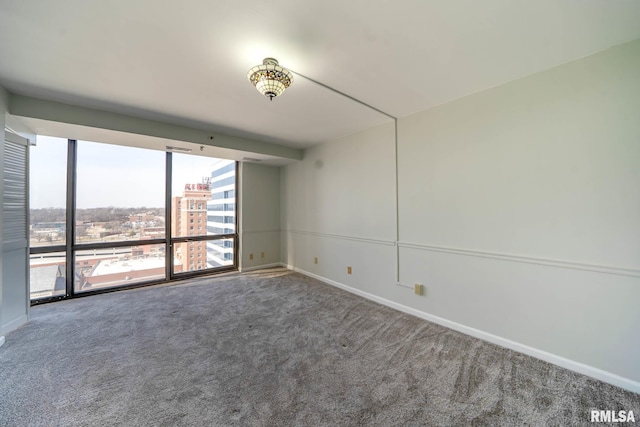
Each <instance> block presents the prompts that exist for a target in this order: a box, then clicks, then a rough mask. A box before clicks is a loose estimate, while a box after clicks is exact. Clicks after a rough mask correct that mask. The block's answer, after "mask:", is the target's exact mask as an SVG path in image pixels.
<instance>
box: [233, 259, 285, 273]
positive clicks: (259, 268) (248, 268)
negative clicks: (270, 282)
mask: <svg viewBox="0 0 640 427" xmlns="http://www.w3.org/2000/svg"><path fill="white" fill-rule="evenodd" d="M273 267H286V266H285V265H284V264H283V263H281V262H273V263H271V264H262V265H254V266H252V267H243V268H241V269H240V272H241V273H246V272H249V271H255V270H262V269H265V268H273Z"/></svg>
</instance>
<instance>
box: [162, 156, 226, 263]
mask: <svg viewBox="0 0 640 427" xmlns="http://www.w3.org/2000/svg"><path fill="white" fill-rule="evenodd" d="M172 156H173V159H172V160H173V161H172V163H171V164H172V176H173V182H172V198H171V235H172V238H171V243H172V250H173V258H174V260H175V262H174V264H173V271H174V272H175V273H180V272H193V271H199V270H206V269H216V268H221V267H228V266H232V265H234V263H235V252H234V248H235V245H234V242H235V237H234V236H235V233H236V214H235V213H236V212H235V206H236V203H235V188H236V162H234V161H231V160H221V159H211V158H207V157H198V158H194V156H189V155H185V154H177V153H176V154H173V155H172ZM221 172H222V173H221ZM225 192H226V194H227V195H228V197H227V198H225V199H224V203H225V204H227V205H229V206H233V207H232V208H230V209H229V210H228V212H227V213H228V216H226V217H225V220H227V221H228V223H227V224H224V226H222V227H221V225H223V224H221V223H219V222H218V217H217V216H216V215H212V213H214V214H217V211H215V210H213V209H214V208H216V207H217V205H218V203H220V201H221V199H220V198H221V194H225ZM230 192H232V194H229V193H230ZM221 222H222V221H221ZM225 246H226V247H225ZM221 247H225V250H224V253H223V252H221V251H220V250H219V248H221Z"/></svg>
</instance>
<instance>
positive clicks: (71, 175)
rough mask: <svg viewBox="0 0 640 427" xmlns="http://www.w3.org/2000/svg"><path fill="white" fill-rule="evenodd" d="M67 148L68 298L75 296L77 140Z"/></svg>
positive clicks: (72, 141) (71, 142)
mask: <svg viewBox="0 0 640 427" xmlns="http://www.w3.org/2000/svg"><path fill="white" fill-rule="evenodd" d="M68 142H69V145H68V146H67V215H66V217H67V218H66V219H67V225H66V226H67V236H66V245H65V246H66V264H67V265H66V276H67V277H66V296H67V297H72V296H73V295H74V294H75V289H74V282H75V280H74V275H75V265H74V260H75V253H74V245H75V240H76V160H77V154H78V148H77V147H78V142H77V141H76V140H75V139H69V140H68Z"/></svg>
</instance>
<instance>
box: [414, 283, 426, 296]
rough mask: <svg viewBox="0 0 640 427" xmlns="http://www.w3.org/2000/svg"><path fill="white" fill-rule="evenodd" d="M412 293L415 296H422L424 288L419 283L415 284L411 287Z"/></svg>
mask: <svg viewBox="0 0 640 427" xmlns="http://www.w3.org/2000/svg"><path fill="white" fill-rule="evenodd" d="M413 292H414V293H415V294H416V295H424V286H423V285H421V284H420V283H416V284H414V285H413Z"/></svg>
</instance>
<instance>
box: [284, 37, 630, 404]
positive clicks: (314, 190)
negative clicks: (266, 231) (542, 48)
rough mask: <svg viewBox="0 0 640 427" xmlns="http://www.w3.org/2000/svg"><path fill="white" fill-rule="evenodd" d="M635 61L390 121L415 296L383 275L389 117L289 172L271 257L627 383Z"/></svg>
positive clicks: (406, 264)
mask: <svg viewBox="0 0 640 427" xmlns="http://www.w3.org/2000/svg"><path fill="white" fill-rule="evenodd" d="M639 69H640V40H638V41H635V42H632V43H628V44H626V45H622V46H619V47H616V48H613V49H610V50H608V51H606V52H602V53H599V54H597V55H594V56H591V57H587V58H584V59H581V60H579V61H575V62H572V63H570V64H566V65H563V66H560V67H557V68H554V69H552V70H548V71H546V72H542V73H539V74H536V75H532V76H529V77H526V78H523V79H520V80H518V81H515V82H512V83H509V84H506V85H503V86H500V87H496V88H493V89H490V90H487V91H485V92H482V93H478V94H475V95H472V96H468V97H465V98H463V99H460V100H457V101H455V102H451V103H448V104H445V105H442V106H439V107H437V108H434V109H431V110H428V111H424V112H420V113H418V114H415V115H412V116H409V117H406V118H402V119H400V120H399V124H398V126H399V127H398V159H397V160H398V188H399V191H398V200H399V205H398V208H399V209H398V211H399V217H398V222H397V225H398V227H399V240H398V246H399V249H398V250H399V270H400V282H401V283H402V284H404V285H410V286H411V285H412V284H413V283H415V282H420V283H423V284H424V285H425V287H426V295H425V296H416V295H414V294H413V292H412V289H409V288H408V287H403V286H398V285H397V284H396V283H395V261H396V248H395V247H394V246H393V244H394V243H395V234H394V233H395V227H396V222H395V216H394V215H395V204H394V203H395V199H394V191H395V158H394V140H393V126H392V124H390V125H388V126H387V125H385V126H382V127H380V128H376V129H372V130H369V131H366V132H363V133H361V134H358V135H353V136H350V137H348V138H344V139H343V140H340V141H333V142H330V143H327V144H324V145H321V146H319V147H315V148H313V149H311V150H308V151H307V152H306V153H305V158H304V160H303V161H302V162H300V163H296V164H293V165H290V166H287V167H286V168H284V170H283V176H282V194H283V196H282V197H283V202H282V205H283V208H282V209H283V212H282V224H283V225H282V228H283V229H284V231H283V238H282V241H283V252H284V254H283V260H284V261H285V262H286V263H287V264H289V265H290V266H293V267H295V268H298V269H301V270H303V271H306V272H309V273H311V274H314V275H316V276H318V277H321V278H324V279H326V280H327V281H330V282H331V281H332V282H334V283H335V284H342V285H347V286H349V287H351V288H352V289H356V290H359V291H364V292H368V293H369V294H371V295H372V296H374V297H378V298H384V299H386V300H388V302H389V303H391V304H400V305H401V306H403V307H405V308H407V309H408V310H417V312H418V313H422V314H424V315H425V317H429V316H437V318H436V320H439V321H442V322H444V323H447V322H455V323H449V324H450V325H457V327H458V329H461V330H465V331H466V332H469V333H474V334H475V335H477V336H482V337H484V338H487V339H490V340H493V341H494V342H498V343H500V344H502V345H506V346H510V347H512V348H516V349H519V350H524V351H526V352H529V353H530V354H534V355H536V356H538V357H542V358H546V359H547V360H551V361H553V362H555V363H559V364H563V365H565V366H568V367H570V368H572V369H576V370H579V371H581V372H584V373H587V374H590V375H592V376H595V377H598V378H601V379H605V380H607V381H610V382H613V383H615V384H618V385H621V386H623V387H626V388H630V389H633V390H634V391H636V392H639V391H640V363H638V360H640V341H638V339H637V338H638V334H639V333H640V310H638V301H640V191H638V189H639V188H640V167H639V160H640V116H639V115H638V114H639V113H638V112H639V111H640V79H638V71H637V70H639ZM352 238H355V239H352ZM317 254H321V256H320V263H319V264H318V265H315V264H313V257H315V256H318V255H317ZM327 258H328V259H327ZM346 264H350V265H351V264H356V265H357V267H354V274H353V275H351V276H349V275H346V274H345V270H346V267H345V265H346Z"/></svg>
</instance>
